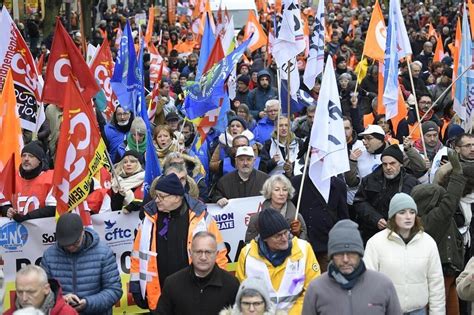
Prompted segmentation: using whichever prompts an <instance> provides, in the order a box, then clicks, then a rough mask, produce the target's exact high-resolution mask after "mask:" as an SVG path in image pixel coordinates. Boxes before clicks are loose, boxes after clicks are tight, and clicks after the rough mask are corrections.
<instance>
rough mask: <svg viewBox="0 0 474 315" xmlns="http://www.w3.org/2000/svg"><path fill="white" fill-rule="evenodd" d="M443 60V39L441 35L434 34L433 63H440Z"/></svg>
mask: <svg viewBox="0 0 474 315" xmlns="http://www.w3.org/2000/svg"><path fill="white" fill-rule="evenodd" d="M443 58H444V48H443V39H442V38H441V35H439V34H436V49H435V52H434V57H433V62H436V61H441V60H443Z"/></svg>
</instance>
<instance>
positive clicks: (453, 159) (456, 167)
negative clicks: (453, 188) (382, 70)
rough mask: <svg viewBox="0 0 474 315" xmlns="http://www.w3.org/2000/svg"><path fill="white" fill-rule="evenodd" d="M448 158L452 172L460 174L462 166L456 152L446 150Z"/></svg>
mask: <svg viewBox="0 0 474 315" xmlns="http://www.w3.org/2000/svg"><path fill="white" fill-rule="evenodd" d="M448 160H449V162H450V163H451V166H452V168H453V174H460V175H462V167H461V162H459V155H458V153H457V152H456V151H454V150H449V151H448Z"/></svg>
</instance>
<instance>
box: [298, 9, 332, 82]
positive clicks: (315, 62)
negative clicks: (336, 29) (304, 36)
mask: <svg viewBox="0 0 474 315" xmlns="http://www.w3.org/2000/svg"><path fill="white" fill-rule="evenodd" d="M325 23H326V22H325V19H324V1H319V4H318V11H317V12H316V16H315V17H314V32H313V35H312V36H311V37H310V38H309V56H308V60H307V62H306V68H305V70H304V75H303V82H304V84H305V85H306V86H307V87H308V89H309V90H311V89H312V88H313V87H314V83H315V81H316V77H317V76H318V75H319V74H320V73H322V72H323V68H324V34H325V32H326V31H325V25H326V24H325Z"/></svg>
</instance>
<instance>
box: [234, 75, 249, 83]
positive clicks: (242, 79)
mask: <svg viewBox="0 0 474 315" xmlns="http://www.w3.org/2000/svg"><path fill="white" fill-rule="evenodd" d="M237 82H242V83H243V84H245V85H249V83H250V77H249V76H248V75H246V74H242V75H240V76H239V77H238V78H237Z"/></svg>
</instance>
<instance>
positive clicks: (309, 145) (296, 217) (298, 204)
mask: <svg viewBox="0 0 474 315" xmlns="http://www.w3.org/2000/svg"><path fill="white" fill-rule="evenodd" d="M308 137H311V135H309V136H308ZM310 152H311V143H310V141H308V149H307V150H306V156H305V160H304V168H303V175H302V177H301V183H300V190H299V191H298V201H297V202H296V212H295V220H298V213H299V212H300V204H301V196H302V195H303V187H304V185H303V184H304V179H305V178H306V170H307V169H308V161H309V158H310V156H309V153H310Z"/></svg>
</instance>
